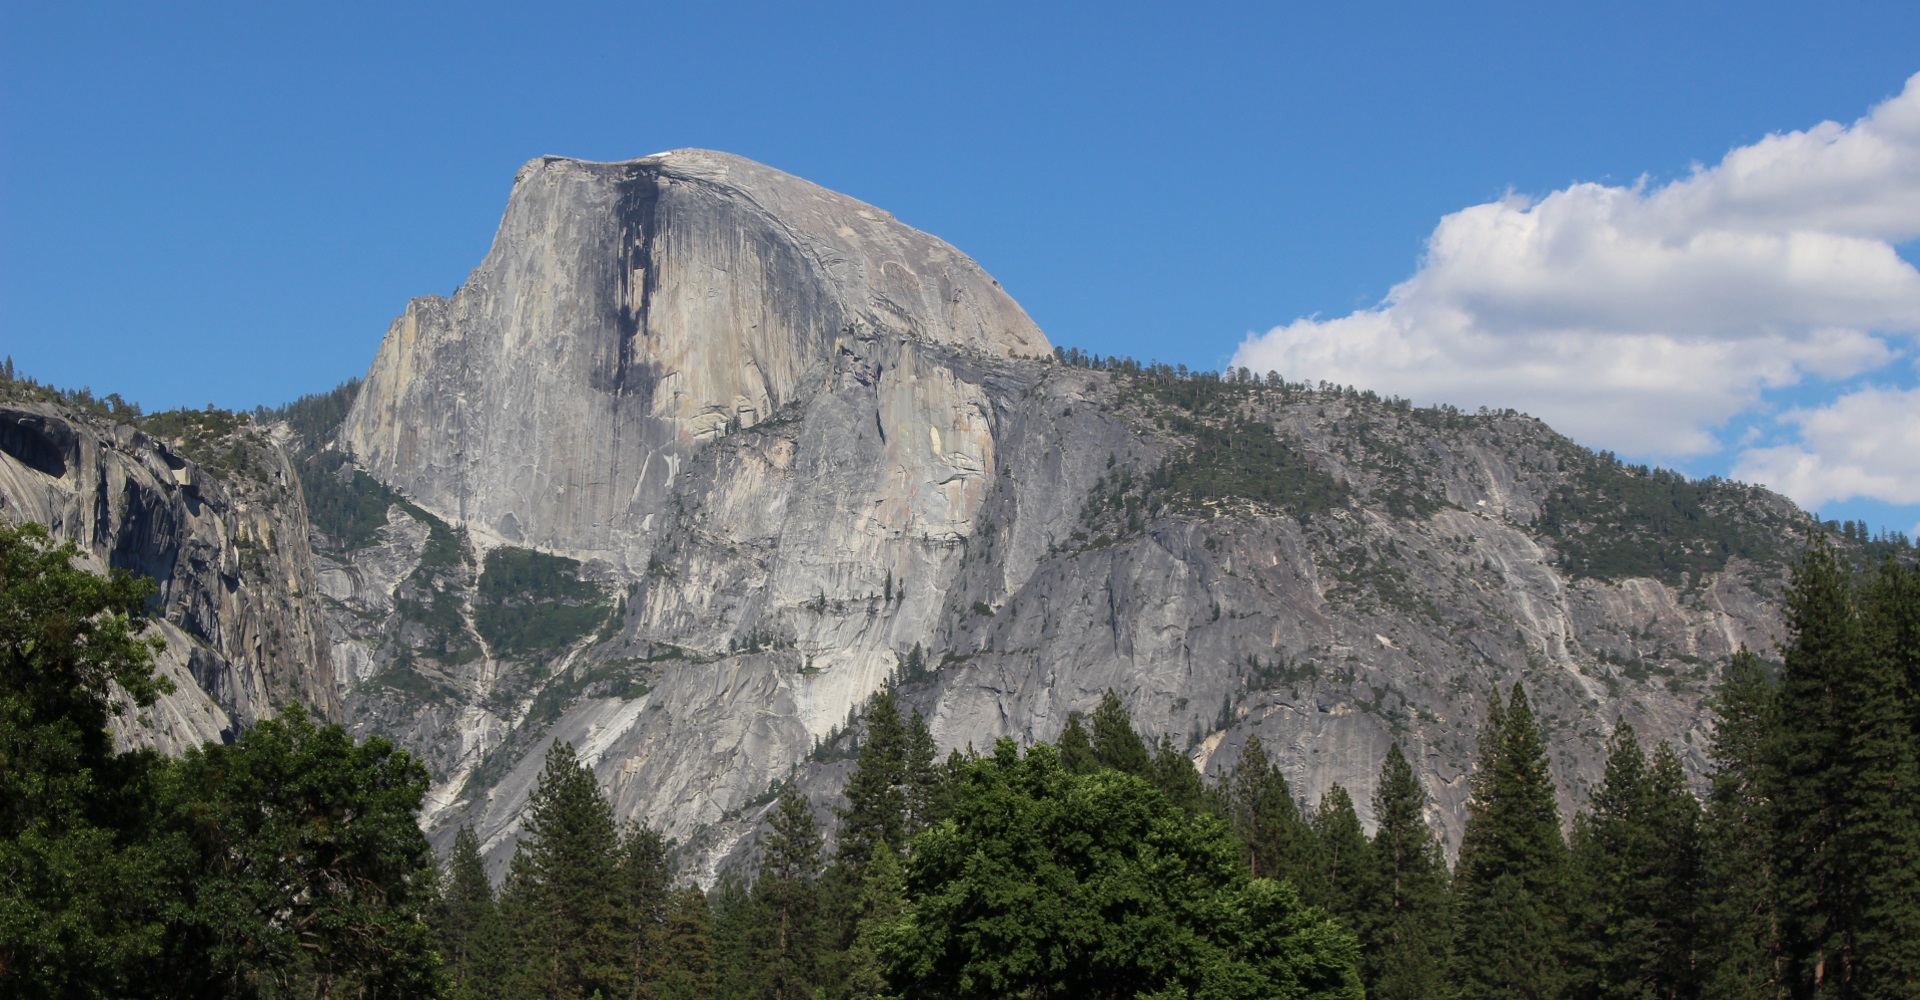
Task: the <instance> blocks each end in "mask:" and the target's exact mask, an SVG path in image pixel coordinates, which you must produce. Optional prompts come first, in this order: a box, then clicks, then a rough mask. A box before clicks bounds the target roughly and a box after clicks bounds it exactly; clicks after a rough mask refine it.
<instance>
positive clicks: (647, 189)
mask: <svg viewBox="0 0 1920 1000" xmlns="http://www.w3.org/2000/svg"><path fill="white" fill-rule="evenodd" d="M613 211H614V232H615V234H616V239H617V241H618V244H617V245H618V248H619V249H618V265H617V273H616V274H615V275H614V301H613V303H612V304H613V332H614V367H613V371H612V372H611V373H610V375H609V377H608V378H607V380H606V384H605V385H601V386H596V388H599V389H601V390H602V391H605V392H610V393H612V394H614V395H617V396H635V397H638V400H639V403H640V405H641V406H642V407H643V408H646V409H651V407H652V405H653V393H654V390H655V388H656V387H657V386H658V385H659V381H660V366H659V363H658V362H655V361H652V360H649V358H650V355H651V354H652V351H651V350H650V349H649V348H648V346H647V345H645V344H643V343H642V342H641V338H643V337H646V338H651V337H652V331H651V330H649V329H648V327H647V311H648V308H649V306H650V305H651V304H652V302H653V295H654V291H655V290H656V289H657V288H658V286H659V275H658V274H657V273H656V272H655V269H654V253H653V251H654V243H655V241H656V240H657V239H659V234H660V227H661V219H660V211H661V210H660V179H659V177H658V175H657V174H655V173H654V172H653V171H651V170H645V169H641V170H636V171H634V173H633V174H632V175H630V176H628V177H626V178H624V179H622V180H621V181H620V182H619V186H618V193H617V194H616V196H615V199H614V207H613ZM636 273H638V274H639V275H640V287H639V288H634V287H633V279H634V275H635V274H636Z"/></svg>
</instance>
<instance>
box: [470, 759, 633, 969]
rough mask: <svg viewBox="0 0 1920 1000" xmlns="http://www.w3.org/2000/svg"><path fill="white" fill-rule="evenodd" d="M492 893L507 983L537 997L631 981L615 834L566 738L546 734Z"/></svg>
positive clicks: (595, 786)
mask: <svg viewBox="0 0 1920 1000" xmlns="http://www.w3.org/2000/svg"><path fill="white" fill-rule="evenodd" d="M526 817H527V818H526V824H525V828H524V833H523V835H522V838H521V841H520V846H519V849H518V850H516V851H515V852H514V855H513V861H512V863H511V865H510V866H509V869H508V874H507V882H506V886H505V887H504V889H503V890H502V892H501V897H500V915H501V918H502V920H503V921H504V922H505V924H506V926H507V927H508V929H509V931H510V934H511V944H510V947H511V952H512V958H513V979H514V984H515V985H514V989H515V990H517V991H519V992H520V993H522V994H527V995H537V996H545V997H581V996H586V995H588V994H590V993H592V992H593V991H595V990H599V991H601V992H602V993H603V995H606V996H614V995H618V992H619V991H620V990H621V988H622V987H623V986H626V985H627V984H629V983H630V982H631V974H630V964H629V963H630V958H629V949H628V948H627V946H626V945H627V942H626V939H625V934H626V932H627V922H626V921H627V907H626V901H625V900H624V899H623V895H624V892H623V889H624V886H623V884H622V880H621V879H620V877H619V876H620V862H621V851H620V835H619V832H618V831H617V830H616V828H615V827H614V823H613V809H612V807H611V806H610V805H609V804H608V803H607V799H606V796H605V795H603V794H602V793H601V791H600V786H599V784H598V782H596V781H595V780H594V777H593V772H592V771H591V770H589V769H588V768H587V767H586V766H585V765H583V764H581V763H580V759H579V757H578V756H577V755H576V754H575V753H574V750H573V746H572V745H571V744H563V743H560V742H558V741H555V742H554V744H553V746H552V748H551V749H549V750H548V752H547V764H546V768H545V769H544V770H543V771H542V772H541V774H540V781H539V784H538V785H537V786H536V787H535V788H534V790H533V795H532V796H531V798H529V799H528V802H527V813H526Z"/></svg>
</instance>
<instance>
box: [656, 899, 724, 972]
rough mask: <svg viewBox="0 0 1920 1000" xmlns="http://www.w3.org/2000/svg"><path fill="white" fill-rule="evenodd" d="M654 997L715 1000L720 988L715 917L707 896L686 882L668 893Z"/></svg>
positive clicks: (662, 923) (662, 924)
mask: <svg viewBox="0 0 1920 1000" xmlns="http://www.w3.org/2000/svg"><path fill="white" fill-rule="evenodd" d="M659 939H660V951H659V960H658V962H657V963H656V965H655V967H654V972H653V976H652V982H651V983H650V984H649V987H650V990H649V993H648V994H647V995H648V996H649V997H651V998H652V1000H712V998H713V997H714V996H715V994H716V991H717V985H716V978H715V971H714V966H715V964H716V956H715V954H714V951H715V946H714V929H713V917H712V913H711V911H710V910H709V909H708V907H707V897H706V895H705V894H703V893H702V892H701V891H700V890H699V889H698V888H696V887H694V886H686V887H683V888H680V889H676V890H674V892H673V893H672V894H670V895H669V896H668V897H667V905H666V909H665V912H664V916H663V917H662V922H661V926H660V937H659Z"/></svg>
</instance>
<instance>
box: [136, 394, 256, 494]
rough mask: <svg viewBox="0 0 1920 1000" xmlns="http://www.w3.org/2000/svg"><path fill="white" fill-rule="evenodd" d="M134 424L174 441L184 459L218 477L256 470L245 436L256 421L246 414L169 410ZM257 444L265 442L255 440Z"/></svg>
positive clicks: (161, 437) (205, 410) (153, 434)
mask: <svg viewBox="0 0 1920 1000" xmlns="http://www.w3.org/2000/svg"><path fill="white" fill-rule="evenodd" d="M134 426H136V427H138V428H140V429H141V430H142V431H145V432H146V433H148V434H150V435H152V436H154V437H156V438H159V439H161V440H163V441H171V442H172V443H173V446H174V448H175V449H176V450H177V451H178V452H179V453H180V455H181V456H182V457H183V458H187V459H191V460H192V461H193V462H195V463H196V464H198V465H199V466H200V467H201V468H203V469H205V470H207V471H208V472H210V473H213V474H214V475H215V476H216V477H219V478H226V477H227V476H230V475H234V474H240V475H247V474H250V473H252V472H253V471H254V465H253V458H252V456H251V455H250V454H249V453H248V444H249V442H248V441H246V440H245V439H244V438H245V437H246V435H247V434H248V433H249V432H251V431H252V429H253V424H252V422H251V421H250V420H248V419H247V416H246V414H244V413H235V412H233V411H232V410H220V409H215V408H214V407H213V406H211V405H209V406H208V407H207V408H206V409H204V410H185V409H182V410H166V411H164V412H161V413H153V414H148V415H147V416H144V417H141V418H139V419H137V420H136V421H134ZM252 443H254V444H255V445H256V446H258V445H259V444H263V443H264V442H260V441H256V442H252Z"/></svg>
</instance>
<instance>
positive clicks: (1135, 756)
mask: <svg viewBox="0 0 1920 1000" xmlns="http://www.w3.org/2000/svg"><path fill="white" fill-rule="evenodd" d="M1092 750H1093V759H1094V762H1095V763H1096V764H1098V765H1099V766H1100V767H1103V768H1111V769H1112V770H1115V771H1121V772H1123V773H1126V774H1134V775H1139V776H1141V777H1146V776H1147V775H1150V774H1152V773H1153V755H1152V754H1150V753H1149V752H1148V751H1147V744H1146V741H1145V740H1142V739H1141V738H1140V734H1139V733H1137V732H1135V731H1134V729H1133V716H1132V714H1130V713H1129V712H1128V711H1127V707H1126V706H1125V705H1123V704H1121V702H1120V696H1119V695H1117V694H1114V693H1113V689H1112V688H1108V689H1107V693H1106V694H1104V695H1101V696H1100V707H1099V708H1096V709H1094V710H1093V745H1092Z"/></svg>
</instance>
